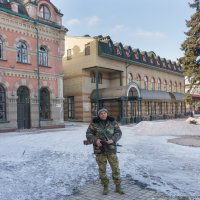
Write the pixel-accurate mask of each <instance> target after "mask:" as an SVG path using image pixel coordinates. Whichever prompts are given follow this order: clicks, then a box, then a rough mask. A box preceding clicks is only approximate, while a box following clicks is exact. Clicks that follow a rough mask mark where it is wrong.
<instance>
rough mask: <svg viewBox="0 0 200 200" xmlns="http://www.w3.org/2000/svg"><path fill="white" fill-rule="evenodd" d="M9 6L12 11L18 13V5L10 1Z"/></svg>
mask: <svg viewBox="0 0 200 200" xmlns="http://www.w3.org/2000/svg"><path fill="white" fill-rule="evenodd" d="M10 5H11V9H12V11H14V12H17V13H18V6H19V3H17V2H15V1H12V2H11V3H10Z"/></svg>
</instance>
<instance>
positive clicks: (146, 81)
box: [144, 76, 148, 90]
mask: <svg viewBox="0 0 200 200" xmlns="http://www.w3.org/2000/svg"><path fill="white" fill-rule="evenodd" d="M144 89H145V90H148V77H147V76H145V77H144Z"/></svg>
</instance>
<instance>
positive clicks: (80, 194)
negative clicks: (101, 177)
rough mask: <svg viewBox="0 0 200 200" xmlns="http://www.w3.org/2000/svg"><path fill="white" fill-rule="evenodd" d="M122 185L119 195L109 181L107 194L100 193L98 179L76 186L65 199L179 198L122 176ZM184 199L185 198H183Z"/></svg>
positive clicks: (143, 199) (167, 199) (139, 199)
mask: <svg viewBox="0 0 200 200" xmlns="http://www.w3.org/2000/svg"><path fill="white" fill-rule="evenodd" d="M122 185H123V189H124V192H125V194H124V195H120V194H118V193H115V185H114V184H113V182H112V181H110V185H109V189H110V191H109V193H108V195H102V186H101V185H100V183H99V181H95V182H93V183H90V184H87V185H85V186H83V187H81V188H78V189H77V190H76V191H75V192H74V195H72V196H69V197H68V198H67V200H114V199H116V200H178V199H180V198H175V197H174V198H173V197H167V196H166V195H164V194H162V193H157V192H156V191H153V190H149V189H145V187H144V186H140V185H139V184H137V183H136V182H135V181H134V180H131V179H129V178H123V180H122ZM184 200H186V199H185V198H184Z"/></svg>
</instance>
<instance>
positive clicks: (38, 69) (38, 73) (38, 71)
mask: <svg viewBox="0 0 200 200" xmlns="http://www.w3.org/2000/svg"><path fill="white" fill-rule="evenodd" d="M36 25H37V23H36V22H34V28H35V30H36V38H37V47H36V49H37V76H38V91H37V92H38V128H39V129H40V128H41V123H40V121H41V120H40V67H39V34H38V28H37V27H36Z"/></svg>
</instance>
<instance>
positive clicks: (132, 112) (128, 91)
mask: <svg viewBox="0 0 200 200" xmlns="http://www.w3.org/2000/svg"><path fill="white" fill-rule="evenodd" d="M65 49H66V52H65V55H64V58H63V64H64V74H65V75H64V97H65V108H64V112H65V115H64V116H65V120H78V121H90V120H91V118H92V117H93V116H95V115H96V114H97V110H98V108H101V107H106V108H108V110H109V111H110V114H111V115H112V116H114V117H115V118H116V119H117V120H118V121H120V122H121V123H122V124H127V123H133V122H139V121H141V120H157V119H170V118H176V117H181V116H183V115H184V113H185V103H184V76H183V73H182V69H181V66H180V65H178V64H177V63H176V62H172V61H171V60H166V59H165V58H160V57H159V56H158V55H156V54H155V53H154V52H142V51H140V50H139V49H134V48H132V47H131V46H123V45H122V43H120V42H119V43H115V42H113V41H112V39H111V38H110V37H109V36H107V37H103V36H97V37H90V36H89V35H85V36H80V37H76V36H74V37H73V36H66V37H65Z"/></svg>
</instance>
